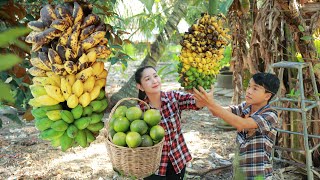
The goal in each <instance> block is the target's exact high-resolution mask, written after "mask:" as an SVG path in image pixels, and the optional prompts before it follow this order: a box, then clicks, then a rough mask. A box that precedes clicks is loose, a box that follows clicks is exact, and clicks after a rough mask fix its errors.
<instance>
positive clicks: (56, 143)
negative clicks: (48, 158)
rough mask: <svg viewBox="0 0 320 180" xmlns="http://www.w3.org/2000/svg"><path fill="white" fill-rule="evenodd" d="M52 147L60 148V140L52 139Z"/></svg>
mask: <svg viewBox="0 0 320 180" xmlns="http://www.w3.org/2000/svg"><path fill="white" fill-rule="evenodd" d="M51 146H52V147H59V146H60V139H59V138H57V139H52V140H51Z"/></svg>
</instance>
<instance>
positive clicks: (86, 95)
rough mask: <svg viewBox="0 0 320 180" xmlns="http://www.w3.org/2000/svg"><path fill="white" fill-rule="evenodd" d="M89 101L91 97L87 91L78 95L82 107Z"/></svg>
mask: <svg viewBox="0 0 320 180" xmlns="http://www.w3.org/2000/svg"><path fill="white" fill-rule="evenodd" d="M90 102H91V97H90V94H89V93H88V92H85V93H83V94H82V95H81V96H80V97H79V104H81V105H82V107H86V106H88V105H89V104H90Z"/></svg>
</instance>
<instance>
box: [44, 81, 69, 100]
mask: <svg viewBox="0 0 320 180" xmlns="http://www.w3.org/2000/svg"><path fill="white" fill-rule="evenodd" d="M44 88H45V89H46V92H47V94H48V95H49V96H50V97H52V98H53V99H55V100H57V101H59V102H63V101H65V99H64V97H63V95H62V93H61V90H60V88H59V87H57V86H51V85H46V86H44Z"/></svg>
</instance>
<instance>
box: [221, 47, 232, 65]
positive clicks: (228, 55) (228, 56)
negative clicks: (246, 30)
mask: <svg viewBox="0 0 320 180" xmlns="http://www.w3.org/2000/svg"><path fill="white" fill-rule="evenodd" d="M231 55H232V48H231V44H229V45H228V46H227V47H226V50H225V51H224V57H223V59H221V60H220V62H219V64H220V67H224V66H230V60H231Z"/></svg>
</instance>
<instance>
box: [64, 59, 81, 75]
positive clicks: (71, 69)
mask: <svg viewBox="0 0 320 180" xmlns="http://www.w3.org/2000/svg"><path fill="white" fill-rule="evenodd" d="M64 68H65V70H66V71H67V73H68V74H76V73H77V70H78V68H77V64H76V63H74V62H73V61H66V62H64Z"/></svg>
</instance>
